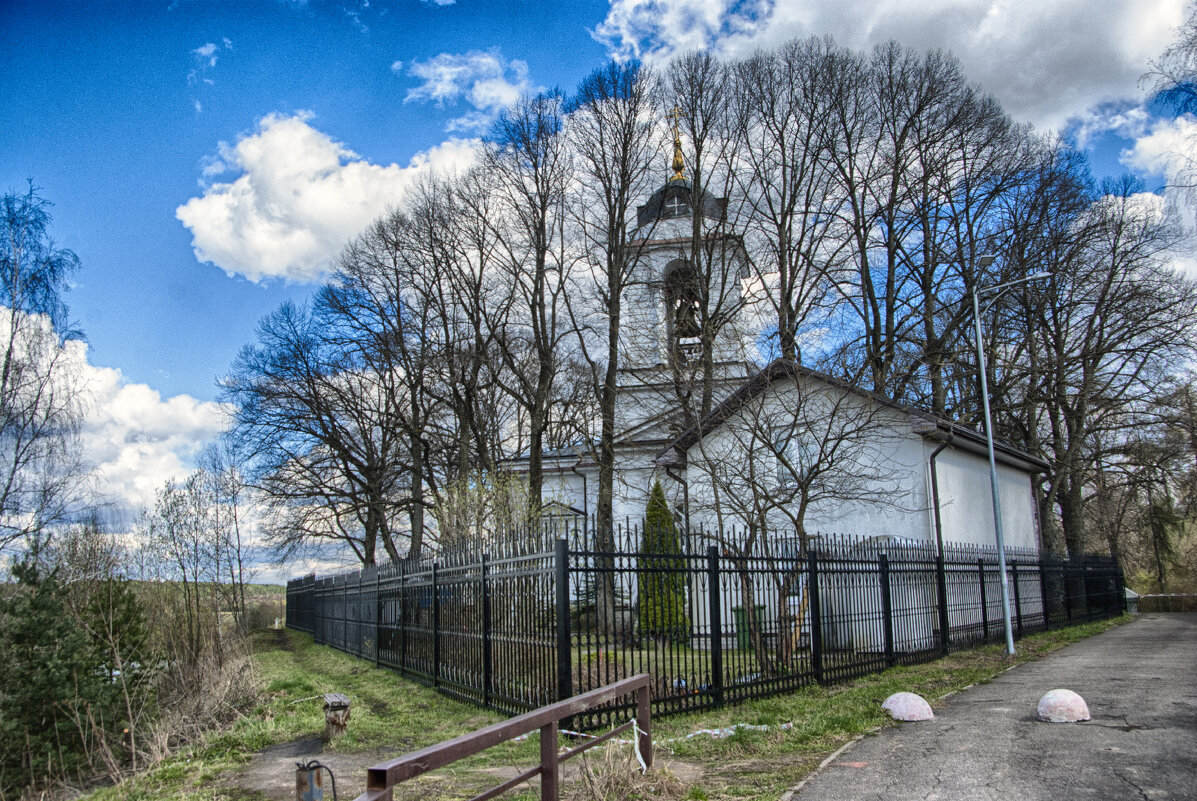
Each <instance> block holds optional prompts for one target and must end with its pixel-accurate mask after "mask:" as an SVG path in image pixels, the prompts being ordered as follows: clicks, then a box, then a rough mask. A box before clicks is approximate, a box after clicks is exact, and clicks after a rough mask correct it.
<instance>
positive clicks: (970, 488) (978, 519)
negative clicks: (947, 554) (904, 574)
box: [936, 448, 1039, 549]
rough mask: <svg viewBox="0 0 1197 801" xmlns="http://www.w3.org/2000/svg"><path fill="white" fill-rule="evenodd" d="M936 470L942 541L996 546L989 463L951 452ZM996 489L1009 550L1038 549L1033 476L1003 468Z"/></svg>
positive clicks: (943, 454)
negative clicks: (1032, 486)
mask: <svg viewBox="0 0 1197 801" xmlns="http://www.w3.org/2000/svg"><path fill="white" fill-rule="evenodd" d="M936 471H937V474H938V479H939V496H940V520H941V522H942V525H943V537H944V540H945V541H947V542H961V543H970V544H975V545H987V546H995V545H996V544H997V543H996V540H995V534H994V530H993V500H992V496H993V493H992V491H991V489H990V482H989V462H988V459H987V458H986V457H985V456H982V455H980V454H976V453H970V452H968V451H965V450H962V449H959V448H948V449H945V450H944V451H943V452H941V453H940V455H939V456H938V457H937V458H936ZM998 490H999V492H1000V493H1001V501H1002V530H1003V535H1004V537H1005V540H1006V546H1007V547H1008V548H1036V549H1037V548H1038V547H1039V536H1038V530H1037V525H1036V518H1035V502H1034V496H1033V494H1032V491H1031V476H1030V474H1028V473H1026V472H1024V471H1022V470H1018V469H1015V468H1013V467H1010V466H1008V465H1003V464H999V465H998Z"/></svg>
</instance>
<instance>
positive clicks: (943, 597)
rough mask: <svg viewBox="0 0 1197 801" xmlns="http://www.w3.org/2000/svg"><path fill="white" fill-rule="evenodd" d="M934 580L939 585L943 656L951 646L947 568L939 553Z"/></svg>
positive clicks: (940, 643) (940, 645) (940, 634)
mask: <svg viewBox="0 0 1197 801" xmlns="http://www.w3.org/2000/svg"><path fill="white" fill-rule="evenodd" d="M935 580H936V583H937V584H938V585H939V604H938V605H939V647H940V650H942V651H943V653H944V656H947V654H948V648H949V647H950V645H951V638H950V636H949V635H950V632H949V630H948V627H949V626H950V625H951V624H950V623H949V622H948V568H947V564H946V562H945V560H944V556H943V552H942V551H941V552H940V553H939V554H937V555H936V557H935Z"/></svg>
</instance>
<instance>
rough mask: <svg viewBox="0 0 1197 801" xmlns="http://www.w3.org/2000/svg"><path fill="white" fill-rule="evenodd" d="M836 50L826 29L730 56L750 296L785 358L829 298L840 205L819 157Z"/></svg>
mask: <svg viewBox="0 0 1197 801" xmlns="http://www.w3.org/2000/svg"><path fill="white" fill-rule="evenodd" d="M836 58H837V48H836V47H835V45H834V44H833V43H832V41H831V40H830V39H829V38H822V39H817V38H811V39H805V40H794V41H791V42H788V43H786V44H784V45H782V46H781V47H780V48H778V49H777V50H774V51H762V52H759V53H757V54H756V55H754V56H752V57H751V58H749V59H747V60H746V61H743V62H740V63H738V64H736V65H734V76H735V84H734V85H735V92H734V97H735V100H734V107H733V113H734V116H735V124H736V125H737V126H738V127H739V129H740V130H739V134H738V137H737V142H738V156H739V158H740V160H741V161H742V164H741V167H740V169H738V170H736V172H735V179H736V182H737V188H738V191H739V193H740V194H741V195H742V197H743V198H744V203H745V204H746V205H747V207H748V215H747V222H746V226H745V227H746V231H745V241H746V247H747V250H748V253H749V256H750V260H751V263H752V265H753V268H754V271H755V273H756V281H755V287H754V289H755V292H754V295H755V298H754V299H755V301H756V302H758V303H762V304H763V305H765V306H767V307H768V308H769V309H770V311H771V312H772V316H773V318H774V320H775V321H776V328H777V341H778V345H777V346H778V349H779V351H780V356H781V357H782V358H783V359H788V360H791V361H798V360H799V358H800V354H799V345H798V340H799V336H800V334H801V332H802V331H803V329H804V325H805V323H806V320H807V318H808V317H809V316H811V315H812V314H813V313H814V312H816V310H817V309H818V308H819V307H821V306H822V305H823V304H824V303H826V302H828V300H829V299H828V297H827V295H828V292H829V290H830V279H829V275H831V274H834V270H835V266H836V265H837V264H839V263H840V261H841V258H842V251H843V249H844V246H845V244H844V241H843V239H842V238H841V237H839V236H838V234H839V233H840V232H839V229H838V228H837V227H836V226H835V225H834V222H835V215H834V214H831V213H828V210H829V209H831V208H835V207H836V206H838V205H839V200H838V198H837V197H836V196H835V194H834V192H835V190H836V183H835V181H834V175H833V173H832V169H831V164H830V162H829V161H828V158H827V149H828V147H829V143H828V140H829V137H830V136H832V135H833V132H832V131H831V130H830V128H831V126H830V118H831V116H830V113H831V109H830V103H831V102H832V101H833V99H834V96H833V94H832V93H831V92H830V91H829V88H830V82H831V81H832V80H833V77H832V75H831V74H830V73H831V71H832V70H833V69H834V68H835V63H836Z"/></svg>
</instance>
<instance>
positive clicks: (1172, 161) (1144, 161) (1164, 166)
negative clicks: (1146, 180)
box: [1122, 114, 1197, 184]
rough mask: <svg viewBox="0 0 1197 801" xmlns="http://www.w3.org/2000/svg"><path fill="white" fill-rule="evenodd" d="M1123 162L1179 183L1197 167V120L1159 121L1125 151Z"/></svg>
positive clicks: (1189, 117) (1182, 117) (1169, 181)
mask: <svg viewBox="0 0 1197 801" xmlns="http://www.w3.org/2000/svg"><path fill="white" fill-rule="evenodd" d="M1144 128H1146V126H1144ZM1122 163H1123V164H1125V165H1126V166H1128V167H1131V168H1132V169H1135V170H1139V171H1141V172H1146V173H1151V174H1154V175H1163V176H1164V177H1165V178H1166V179H1168V183H1170V184H1173V183H1177V182H1178V179H1179V178H1180V177H1181V175H1182V173H1185V172H1191V171H1192V170H1193V168H1194V167H1195V166H1197V117H1193V116H1192V115H1190V114H1186V115H1183V116H1180V117H1176V118H1175V119H1171V120H1156V121H1155V122H1154V124H1152V125H1151V127H1150V129H1149V130H1144V131H1141V132H1140V135H1139V137H1138V138H1137V139H1136V140H1135V144H1134V146H1133V147H1131V148H1128V149H1127V150H1124V151H1122Z"/></svg>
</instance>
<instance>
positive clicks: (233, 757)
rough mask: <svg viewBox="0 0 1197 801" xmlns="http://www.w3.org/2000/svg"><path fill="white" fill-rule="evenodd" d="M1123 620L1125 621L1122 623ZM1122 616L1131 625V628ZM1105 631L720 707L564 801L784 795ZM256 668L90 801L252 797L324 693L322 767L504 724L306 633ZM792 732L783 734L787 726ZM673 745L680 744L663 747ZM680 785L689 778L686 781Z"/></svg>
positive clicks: (471, 767)
mask: <svg viewBox="0 0 1197 801" xmlns="http://www.w3.org/2000/svg"><path fill="white" fill-rule="evenodd" d="M1124 619H1125V618H1124ZM1124 619H1123V620H1124ZM1119 622H1121V620H1115V621H1104V622H1101V623H1094V624H1089V625H1085V626H1077V627H1074V628H1070V629H1062V630H1058V631H1052V632H1049V633H1045V634H1039V635H1034V636H1030V637H1027V638H1025V639H1023V640H1021V641H1020V643H1019V655H1018V657H1017V658H1016V659H1015V660H1013V661H1011V660H1009V659H1007V657H1006V656H1005V654H1004V652H1003V650H1002V648H1001V646H987V647H984V648H977V649H973V650H969V651H961V652H958V653H955V654H952V655H951V656H949V657H946V658H944V659H941V660H936V661H934V662H930V663H927V664H924V665H918V666H914V667H900V668H895V669H892V670H888V671H886V672H884V673H880V674H875V675H873V676H869V677H866V678H863V679H858V680H857V681H854V682H852V683H846V684H842V685H835V686H830V687H819V686H814V687H807V688H804V689H803V690H800V691H798V692H795V693H792V694H789V695H785V696H777V697H773V698H765V699H759V700H756V701H752V702H748V703H744V704H738V705H735V706H728V707H724V708H722V709H718V710H708V711H705V712H701V713H691V714H687V715H679V716H674V717H668V718H659V719H657V720H654V721H653V735H654V742H655V743H656V746H655V755H654V770H653V771H651V772H650V773H649V774H648V775H647V776H642V775H641V774H640V772H639V767H638V766H637V765H636V763H635V762H634V760H633V758H632V756H631V750H630V748H629V747H628V746H627V745H618V744H612V745H611V746H610V747H609V748H608V749H604V748H603V747H601V746H600V747H599V748H596V749H594V750H593V751H591V752H589V753H588V754H586V755H583V756H580V757H578V758H577V759H576V760H571V761H570V762H568V763H566V765H567V766H570V767H573V766H575V765H576V766H577V767H575V768H574V769H573V770H572V771H570V772H569V773H567V776H568V777H569V780H568V781H567V783H566V785H565V788H564V789H565V795H566V798H568V799H570V801H604V800H605V799H608V798H621V799H622V798H640V799H649V798H664V799H675V800H676V801H681V799H687V800H688V801H710V799H728V798H763V799H770V798H774V799H775V798H777V797H779V796H780V795H781V794H782V793H783V792H784V791H785V790H786V789H788V788H789V787H792V786H793V785H795V784H797V783H798V782H799V781H800V780H801V779H802V778H803V777H804V776H806V775H807V774H808V773H809V772H810V771H811V770H813V769H814V768H815V766H817V765H818V763H819V762H820V761H821V760H822V759H823V758H824V757H825V756H826V755H827V754H829V753H830V752H832V751H834V750H835V749H836V748H838V747H839V746H840V745H842V744H843V743H845V742H847V741H848V740H850V739H851V738H853V737H855V736H857V735H859V734H862V733H865V732H868V731H871V730H875V729H877V728H879V727H882V726H887V725H892V723H891V721H889V719H888V717H887V716H885V715H884V713H883V712H882V711H881V708H880V704H881V701H882V700H884V698H885V697H886V696H887V695H889V694H890V693H892V692H896V691H897V690H908V691H911V692H917V693H920V694H921V695H923V696H924V697H927V698H928V699H932V703H933V704H934V703H935V701H934V699H937V698H940V697H941V696H943V695H944V694H945V693H949V692H953V691H958V690H960V689H963V688H964V687H966V686H968V685H970V684H974V683H977V682H981V681H985V680H988V679H990V678H992V677H994V676H996V675H997V674H999V673H1001V672H1002V671H1003V670H1005V669H1006V668H1008V667H1010V665H1011V664H1014V663H1017V662H1021V661H1025V660H1028V659H1034V658H1037V657H1039V656H1041V655H1043V654H1045V653H1047V652H1050V651H1053V650H1056V649H1057V648H1060V647H1062V646H1064V645H1066V644H1068V643H1070V642H1074V641H1076V640H1079V639H1082V638H1084V637H1087V636H1090V635H1092V634H1096V633H1098V632H1100V631H1104V630H1105V629H1107V628H1109V627H1111V626H1113V625H1117V624H1118V623H1119ZM254 644H255V653H254V656H253V662H254V664H255V666H256V671H257V675H258V677H259V679H260V685H259V686H260V687H261V688H262V695H261V697H260V698H259V701H258V703H257V705H256V706H255V707H254V708H252V709H250V710H247V711H246V713H245V714H244V715H243V716H241V717H237V718H236V720H235V721H234V722H233V723H232V724H231V725H230V726H229V727H228V728H227V729H226V730H225V731H223V732H222V733H219V734H212V735H209V736H208V737H207V738H205V739H204V740H203V741H202V742H197V743H196V744H195V745H193V746H192V747H191V748H189V749H185V751H184V752H183V753H180V754H178V755H176V756H173V757H169V758H168V759H167V760H165V761H164V762H163V763H161V764H160V765H159V766H158V767H157V768H155V769H153V770H151V771H149V772H148V773H146V774H143V775H142V776H139V777H137V778H135V779H132V780H129V781H126V782H123V783H121V784H120V785H117V786H115V787H111V788H106V789H104V790H101V791H98V792H96V793H94V794H93V796H91V799H92V801H141V799H151V798H153V799H193V798H198V799H206V800H207V801H241V799H247V798H252V797H253V796H252V795H246V794H245V792H243V791H241V790H239V789H237V788H238V783H239V782H240V780H241V777H242V776H244V775H245V774H244V773H243V771H245V770H247V763H249V762H250V760H251V758H252V757H253V755H254V753H255V752H258V751H260V750H261V749H263V748H265V747H267V746H271V745H276V744H282V743H288V742H294V741H298V740H302V739H305V738H314V737H318V736H319V735H320V733H321V731H322V730H323V727H324V717H323V712H322V710H321V704H320V701H319V698H318V696H319V695H320V694H322V693H325V692H342V693H345V694H346V695H348V696H349V697H350V699H351V701H352V704H353V707H352V709H353V717H352V719H351V722H350V725H349V730H348V732H347V734H346V735H345V736H344V737H343V738H341V739H338V740H337V741H336V742H335V743H333V744H331V745H329V746H327V747H326V748H325V750H324V752H323V754H322V756H321V759H322V760H323V761H328V760H336V759H350V758H351V757H352V756H353V755H358V757H357V760H358V762H357V764H361V765H368V764H372V762H371V761H369V760H374V759H376V755H378V756H377V759H381V758H386V756H388V755H395V754H400V753H404V752H407V751H411V750H414V749H417V748H422V747H424V746H427V745H431V744H433V743H436V742H440V741H442V740H446V739H449V738H451V737H455V736H457V735H459V734H462V733H465V732H468V731H474V730H476V729H479V728H481V727H483V726H486V725H487V724H489V723H492V722H495V721H497V720H499V719H500V717H501V716H500V715H498V714H496V713H493V712H487V711H483V710H480V709H477V708H475V707H472V706H468V705H465V704H462V703H457V702H454V701H452V700H449V699H447V698H445V697H444V696H442V695H439V694H437V693H436V692H435V691H434V690H431V689H429V688H426V687H422V686H419V685H415V684H413V683H411V682H409V681H407V680H405V679H403V678H400V677H399V676H397V675H395V674H394V673H391V672H389V671H386V670H381V669H377V668H374V667H373V666H371V665H370V664H369V663H367V662H364V661H362V660H360V659H355V658H353V657H350V656H348V655H346V654H343V653H341V652H339V651H335V650H333V649H331V648H326V647H323V646H317V645H315V644H313V643H312V641H311V638H310V637H307V636H306V635H301V634H296V633H295V632H288V631H262V632H257V633H255V635H254ZM736 723H749V724H752V725H758V726H761V725H763V726H768V727H769V729H768V730H767V731H760V730H752V729H743V728H741V729H739V730H737V731H736V732H735V733H734V734H733V735H732V736H730V737H725V738H722V739H712V738H706V737H695V738H692V739H676V740H675V739H674V738H684V737H685V735H687V734H689V733H691V732H694V731H696V730H699V729H708V728H725V727H728V726H732V725H733V724H736ZM782 723H792V724H793V726H792V728H790V729H786V730H781V729H780V728H779V727H780V724H782ZM669 740H673V742H666V741H669ZM538 750H539V745H538V743H537V738H536V737H535V736H533V737H531V738H529V739H528V740H525V741H523V742H521V743H509V744H504V745H501V746H496V747H495V748H492V749H489V750H487V751H484V752H482V753H481V754H478V755H476V756H474V757H471V758H469V759H467V760H463V761H461V762H459V763H456V764H455V765H454V766H453V767H452V768H450V769H447V770H442V771H437V772H435V773H434V774H429V775H428V776H427V777H426V779H423V780H420V781H415V782H411V783H408V784H405V785H400V787H399V788H397V792H396V794H395V797H396V801H402V799H427V798H431V797H436V798H453V797H469V796H471V795H473V794H475V793H477V792H479V791H480V790H482V789H485V788H487V787H493V786H494V785H495V784H497V783H498V782H499V779H496V776H500V775H510V774H508V773H506V772H507V771H512V770H516V769H522V768H526V767H528V766H530V765H533V764H535V762H536V760H537V754H538ZM364 773H365V771H364V768H363V769H361V770H357V769H356V768H355V769H353V770H347V771H346V772H338V775H337V781H338V785H339V787H341V788H342V789H343V790H344V792H342V795H343V796H345V797H351V794H352V792H353V790H352V786H353V785H354V783H355V782H356V783H357V784H359V785H360V783H361V782H362V781H363V780H364V777H365V776H364ZM681 776H685V777H687V778H686V779H683V778H679V777H681ZM505 797H508V798H511V799H512V801H518V799H533V798H538V797H539V793H538V791H537V789H536V788H531V789H526V790H524V791H523V792H519V793H513V794H512V795H510V796H505Z"/></svg>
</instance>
